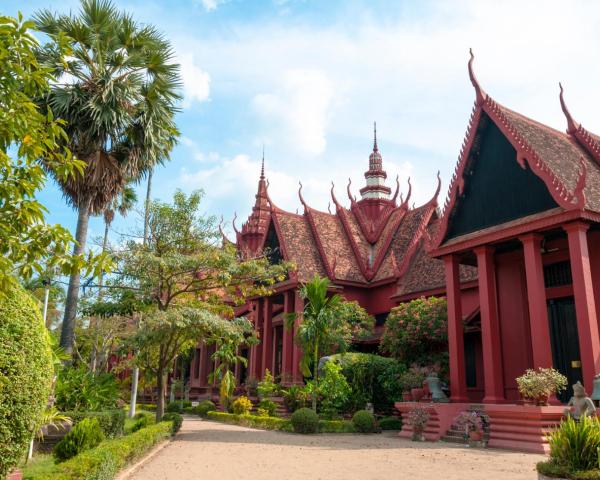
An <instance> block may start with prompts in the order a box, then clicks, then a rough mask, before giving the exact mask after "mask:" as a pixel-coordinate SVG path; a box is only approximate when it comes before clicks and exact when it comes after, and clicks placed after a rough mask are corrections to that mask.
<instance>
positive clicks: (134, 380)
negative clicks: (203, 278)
mask: <svg viewBox="0 0 600 480" xmlns="http://www.w3.org/2000/svg"><path fill="white" fill-rule="evenodd" d="M152 173H153V170H150V173H149V174H148V186H147V187H146V203H145V205H144V240H143V242H144V245H147V244H148V223H149V221H150V197H151V195H152ZM139 377H140V369H139V367H138V366H137V365H135V366H134V367H133V372H132V373H131V398H130V399H129V418H133V417H134V416H135V404H136V402H137V391H138V381H139Z"/></svg>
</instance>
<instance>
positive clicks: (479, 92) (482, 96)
mask: <svg viewBox="0 0 600 480" xmlns="http://www.w3.org/2000/svg"><path fill="white" fill-rule="evenodd" d="M469 55H470V56H471V58H470V59H469V78H470V79H471V83H472V84H473V87H475V94H476V103H477V105H483V102H485V101H486V99H487V93H485V91H484V90H483V88H481V85H479V81H478V80H477V77H476V76H475V72H474V71H473V60H475V55H474V54H473V49H472V48H469Z"/></svg>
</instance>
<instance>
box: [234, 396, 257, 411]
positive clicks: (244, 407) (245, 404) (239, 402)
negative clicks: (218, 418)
mask: <svg viewBox="0 0 600 480" xmlns="http://www.w3.org/2000/svg"><path fill="white" fill-rule="evenodd" d="M231 408H232V410H233V413H235V414H236V415H244V414H246V413H249V412H250V410H252V402H251V401H250V399H249V398H248V397H246V396H244V395H242V396H241V397H238V398H236V399H235V400H234V401H233V403H232V404H231Z"/></svg>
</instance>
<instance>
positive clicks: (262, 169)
mask: <svg viewBox="0 0 600 480" xmlns="http://www.w3.org/2000/svg"><path fill="white" fill-rule="evenodd" d="M260 179H261V180H264V179H265V144H264V143H263V150H262V164H261V167H260Z"/></svg>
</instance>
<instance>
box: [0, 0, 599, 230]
mask: <svg viewBox="0 0 600 480" xmlns="http://www.w3.org/2000/svg"><path fill="white" fill-rule="evenodd" d="M115 3H116V4H117V5H118V7H120V8H121V9H124V10H128V11H130V12H132V13H133V14H134V16H135V17H136V18H137V19H138V20H139V21H140V22H146V23H152V24H155V25H156V26H157V27H158V28H159V29H160V30H162V31H163V32H164V33H165V34H166V35H167V36H168V37H169V38H170V39H171V40H172V42H173V44H174V46H175V49H176V51H177V54H178V58H179V61H180V62H181V64H182V74H183V80H184V85H185V88H184V95H185V101H184V103H183V105H182V111H181V113H180V114H179V115H178V117H177V121H178V125H179V128H180V130H181V132H182V138H181V141H180V144H179V145H178V146H177V147H176V149H175V150H174V151H173V154H172V160H171V162H170V163H168V165H166V166H165V167H163V168H161V169H160V170H159V171H157V173H156V176H155V178H156V181H155V184H154V189H153V197H154V198H160V199H162V200H168V199H170V197H171V195H172V194H173V192H174V191H175V190H176V189H177V188H181V189H183V190H184V191H187V192H189V191H192V190H195V189H199V188H202V189H204V190H205V192H206V199H205V204H204V208H205V210H206V212H207V213H211V214H216V215H219V216H220V215H224V217H225V219H226V220H231V218H232V216H233V213H234V211H237V212H238V217H239V218H245V217H246V216H247V215H248V213H249V211H250V208H251V206H252V203H253V200H254V193H255V190H256V182H257V179H258V175H259V169H260V156H261V150H262V145H263V144H265V149H266V169H267V176H268V177H269V179H270V184H271V189H270V190H271V196H272V198H273V200H274V202H275V203H276V204H278V206H280V207H282V208H286V209H289V210H292V211H295V210H296V208H298V207H300V202H299V201H298V198H297V185H298V180H301V181H302V182H303V184H304V187H305V188H304V191H303V193H304V196H305V198H306V199H307V201H308V202H309V203H310V204H311V205H312V206H315V207H316V208H320V209H323V210H325V209H326V208H327V204H328V202H329V188H330V183H331V181H332V180H333V181H335V184H336V189H337V192H338V198H340V199H345V198H346V197H345V195H344V194H343V193H344V188H345V185H346V183H347V179H348V177H349V176H350V177H352V179H353V188H354V189H355V193H356V194H358V192H357V191H358V188H360V186H362V184H363V181H364V179H363V177H362V174H363V172H364V171H365V170H366V167H367V164H368V155H369V153H370V150H371V148H372V123H373V121H374V120H376V121H377V124H378V137H379V146H380V151H381V153H382V155H383V161H384V167H385V168H386V169H387V171H388V178H389V181H390V183H392V182H393V178H394V177H395V176H396V174H399V175H400V178H401V181H402V182H403V189H404V190H406V187H405V182H406V179H407V176H409V175H410V176H411V177H412V179H413V187H414V188H413V194H414V196H413V199H415V201H416V202H417V204H419V203H422V202H424V201H426V200H428V199H429V198H430V197H431V195H432V194H433V192H434V190H435V184H436V180H435V173H436V172H437V170H440V171H441V174H442V179H443V187H442V195H441V196H442V197H443V195H444V194H445V191H446V188H447V185H448V181H449V178H450V175H451V172H452V170H453V168H454V165H455V162H456V158H457V155H458V153H459V151H460V146H461V143H462V140H463V136H464V132H465V129H466V127H467V122H468V118H469V114H470V111H471V108H472V105H473V99H474V93H473V89H472V86H471V84H470V82H469V79H468V75H467V69H466V63H467V59H468V49H469V47H473V49H474V51H475V54H476V64H475V67H476V71H477V73H478V77H479V79H480V81H481V83H482V85H483V87H484V88H485V89H486V90H487V91H488V93H489V94H490V95H492V96H493V97H494V98H495V99H496V100H497V101H499V102H501V103H503V104H504V105H506V106H508V107H510V108H513V109H515V110H517V111H519V112H521V113H523V114H526V115H529V116H531V117H533V118H535V119H537V120H540V121H542V122H544V123H547V124H549V125H551V126H553V127H555V128H559V129H561V130H563V129H564V128H565V122H564V118H563V116H562V113H561V111H560V106H559V103H558V81H559V80H561V81H563V84H564V85H565V88H566V97H567V101H568V103H569V105H570V107H571V111H572V113H573V114H574V115H575V117H576V119H578V120H579V121H581V122H582V123H583V124H584V125H585V126H586V127H588V128H589V129H591V130H593V131H597V132H598V131H600V119H598V116H597V111H598V108H597V105H598V104H599V101H600V90H599V89H598V88H597V85H598V84H599V80H600V64H599V63H598V62H597V61H594V60H595V59H597V58H598V48H599V46H600V28H599V27H600V25H599V23H600V11H599V10H600V5H599V4H598V3H597V2H591V1H583V0H582V1H571V2H559V1H554V0H547V1H533V0H531V1H526V2H525V1H516V0H507V1H503V2H496V1H484V0H465V1H452V2H450V1H431V0H425V1H419V2H417V1H384V0H370V1H360V0H262V1H259V0H252V1H250V0H171V1H167V0H160V1H159V0H144V1H141V0H115ZM77 6H78V2H77V1H74V0H60V1H58V2H57V1H55V2H50V1H49V0H25V1H24V0H0V10H1V12H2V13H3V14H9V15H15V14H16V12H17V11H18V10H19V9H20V10H21V11H22V12H23V13H24V15H25V16H28V15H30V14H31V13H33V12H34V11H35V10H37V9H39V8H48V7H49V8H51V9H53V10H59V11H63V12H66V11H68V10H69V9H73V10H76V9H77ZM139 190H140V198H142V197H143V187H140V188H139ZM41 200H42V201H43V202H44V204H46V205H47V206H48V208H49V210H50V214H49V220H50V221H51V222H60V223H62V224H64V225H67V226H68V227H70V228H73V226H74V223H75V220H76V215H75V213H74V212H73V211H72V210H71V209H70V208H69V207H68V206H67V205H66V204H65V203H64V201H63V199H62V197H61V194H60V192H59V191H58V189H57V188H56V187H55V186H54V185H52V184H49V185H48V186H47V188H46V189H45V190H44V192H42V194H41ZM440 201H441V202H443V198H441V199H440ZM300 211H301V208H300ZM135 217H136V216H135V215H132V216H131V217H129V218H128V219H126V220H122V219H117V220H116V221H115V224H114V232H113V238H114V235H115V232H122V231H127V230H129V229H131V228H133V226H134V225H135V223H136V222H137V219H136V218H135ZM228 230H229V231H231V227H230V225H229V226H228ZM102 231H103V227H102V223H101V221H100V220H99V219H94V220H93V221H92V223H91V226H90V234H91V236H92V237H94V236H98V235H100V234H101V233H102Z"/></svg>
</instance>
